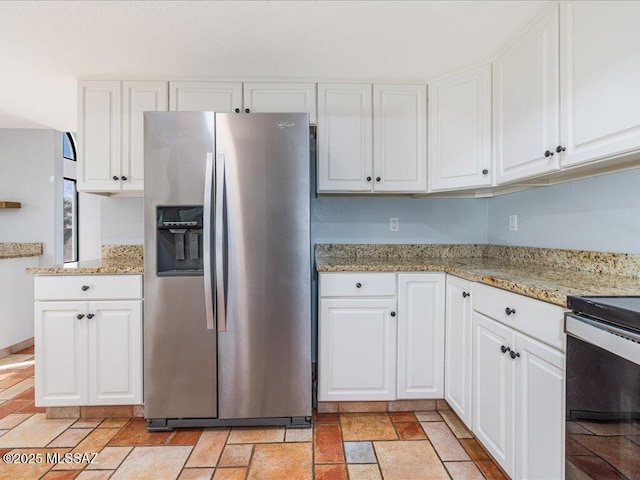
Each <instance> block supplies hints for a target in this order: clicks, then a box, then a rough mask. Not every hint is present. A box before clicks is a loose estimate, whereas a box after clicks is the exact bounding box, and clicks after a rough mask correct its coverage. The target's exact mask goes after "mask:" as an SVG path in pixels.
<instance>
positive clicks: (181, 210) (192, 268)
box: [156, 205, 203, 277]
mask: <svg viewBox="0 0 640 480" xmlns="http://www.w3.org/2000/svg"><path fill="white" fill-rule="evenodd" d="M202 213H203V207H202V205H190V206H164V207H157V215H156V218H157V223H156V241H157V252H158V263H157V265H158V272H157V273H158V276H161V277H162V276H178V277H179V276H190V275H202V274H203V273H202V272H203V270H202V267H203V263H202V253H203V252H202Z"/></svg>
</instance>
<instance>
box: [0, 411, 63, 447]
mask: <svg viewBox="0 0 640 480" xmlns="http://www.w3.org/2000/svg"><path fill="white" fill-rule="evenodd" d="M72 423H73V420H52V419H46V418H45V416H44V414H43V413H36V414H35V415H32V416H31V417H29V418H28V419H27V420H25V421H24V422H22V423H21V424H20V425H18V426H17V427H15V428H14V429H12V430H11V431H10V432H9V433H7V434H5V435H3V436H2V437H0V448H29V447H36V448H37V447H45V446H46V445H47V444H49V443H50V442H51V441H52V440H53V439H54V438H56V437H57V436H58V435H60V434H61V433H62V432H63V431H65V430H66V429H67V428H68V427H69V426H70V425H71V424H72Z"/></svg>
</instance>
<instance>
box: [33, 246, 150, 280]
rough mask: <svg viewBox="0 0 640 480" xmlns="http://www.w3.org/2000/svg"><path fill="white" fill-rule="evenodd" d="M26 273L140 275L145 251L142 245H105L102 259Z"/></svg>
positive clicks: (36, 269)
mask: <svg viewBox="0 0 640 480" xmlns="http://www.w3.org/2000/svg"><path fill="white" fill-rule="evenodd" d="M26 271H27V273H32V274H34V275H91V274H93V275H96V274H98V275H102V274H138V275H140V274H142V273H144V264H143V249H142V245H104V246H103V247H102V258H100V259H97V260H83V261H80V262H71V263H65V264H62V265H50V266H46V267H31V268H27V269H26Z"/></svg>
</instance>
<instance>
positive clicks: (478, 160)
mask: <svg viewBox="0 0 640 480" xmlns="http://www.w3.org/2000/svg"><path fill="white" fill-rule="evenodd" d="M485 172H486V173H485ZM491 176H492V168H491V65H490V64H487V65H482V66H480V67H477V68H474V69H471V70H467V71H465V72H462V73H459V74H457V75H452V76H449V77H446V78H443V79H441V80H437V81H435V82H432V83H430V84H429V186H430V188H431V190H434V191H437V190H456V189H460V188H469V187H486V186H489V185H491Z"/></svg>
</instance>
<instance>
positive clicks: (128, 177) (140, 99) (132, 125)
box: [121, 82, 168, 191]
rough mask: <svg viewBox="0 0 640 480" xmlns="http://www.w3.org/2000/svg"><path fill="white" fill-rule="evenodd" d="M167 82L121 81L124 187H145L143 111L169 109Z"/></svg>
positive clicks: (125, 188)
mask: <svg viewBox="0 0 640 480" xmlns="http://www.w3.org/2000/svg"><path fill="white" fill-rule="evenodd" d="M167 103H168V89H167V82H122V175H121V177H124V178H121V180H122V190H138V191H142V190H143V189H144V120H143V119H144V115H143V113H144V112H166V111H167V107H168V105H167Z"/></svg>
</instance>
